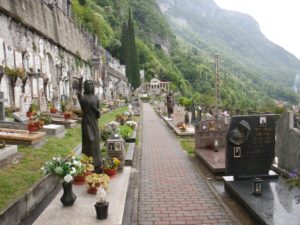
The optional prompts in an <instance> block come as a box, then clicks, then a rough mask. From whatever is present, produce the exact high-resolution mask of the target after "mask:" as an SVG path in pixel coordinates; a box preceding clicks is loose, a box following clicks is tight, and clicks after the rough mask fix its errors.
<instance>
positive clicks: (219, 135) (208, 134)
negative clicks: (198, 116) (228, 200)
mask: <svg viewBox="0 0 300 225" xmlns="http://www.w3.org/2000/svg"><path fill="white" fill-rule="evenodd" d="M226 134H227V126H226V125H225V123H224V121H222V120H216V119H210V120H202V121H201V122H199V123H198V124H197V125H196V128H195V154H196V156H197V157H198V158H199V159H200V160H201V161H202V162H203V163H204V164H205V165H206V166H207V167H208V169H209V170H210V171H211V172H212V173H223V172H224V171H225V144H226ZM215 142H217V146H215Z"/></svg>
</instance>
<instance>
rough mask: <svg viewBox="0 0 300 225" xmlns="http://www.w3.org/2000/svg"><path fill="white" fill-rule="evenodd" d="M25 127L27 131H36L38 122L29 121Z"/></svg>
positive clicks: (38, 127)
mask: <svg viewBox="0 0 300 225" xmlns="http://www.w3.org/2000/svg"><path fill="white" fill-rule="evenodd" d="M27 129H28V131H29V132H34V131H38V130H39V129H40V124H39V122H34V123H29V124H28V125H27Z"/></svg>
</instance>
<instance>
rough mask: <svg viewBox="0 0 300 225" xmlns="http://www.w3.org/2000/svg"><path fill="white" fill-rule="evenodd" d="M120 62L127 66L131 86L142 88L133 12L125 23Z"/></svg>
mask: <svg viewBox="0 0 300 225" xmlns="http://www.w3.org/2000/svg"><path fill="white" fill-rule="evenodd" d="M121 44H122V46H121V52H120V53H121V54H120V61H121V63H124V64H125V65H126V76H127V78H128V81H129V83H130V84H131V86H132V87H133V88H134V89H136V88H138V87H139V86H140V76H139V63H138V57H137V50H136V43H135V35H134V27H133V20H132V15H131V10H130V9H129V17H128V22H127V24H126V23H124V24H123V27H122V34H121Z"/></svg>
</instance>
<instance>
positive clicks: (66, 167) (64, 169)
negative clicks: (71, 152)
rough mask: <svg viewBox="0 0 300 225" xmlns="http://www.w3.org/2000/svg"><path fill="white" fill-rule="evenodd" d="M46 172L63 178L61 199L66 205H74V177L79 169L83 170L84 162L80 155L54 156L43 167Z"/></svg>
mask: <svg viewBox="0 0 300 225" xmlns="http://www.w3.org/2000/svg"><path fill="white" fill-rule="evenodd" d="M41 170H42V171H43V173H44V174H52V175H54V176H57V177H59V178H60V179H61V180H62V186H63V190H64V193H63V196H62V197H61V199H60V201H61V202H62V204H63V205H64V206H70V205H73V203H74V201H75V200H76V196H75V194H74V193H73V191H72V181H73V177H74V176H76V175H77V173H78V171H81V170H82V164H81V162H80V160H79V158H78V157H75V156H73V157H70V158H67V159H65V160H64V159H62V158H61V157H53V158H52V159H51V160H49V161H47V162H46V163H45V165H44V166H43V167H42V168H41Z"/></svg>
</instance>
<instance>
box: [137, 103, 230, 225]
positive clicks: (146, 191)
mask: <svg viewBox="0 0 300 225" xmlns="http://www.w3.org/2000/svg"><path fill="white" fill-rule="evenodd" d="M142 148H143V149H142V161H141V179H140V192H139V202H138V224H139V225H148V224H153V225H156V224H157V225H159V224H194V225H200V224H234V222H233V221H232V220H231V217H230V216H229V215H228V213H227V212H226V211H225V209H224V208H223V206H222V205H221V204H220V202H219V201H218V200H217V199H216V198H215V196H214V195H213V193H212V192H211V190H210V189H209V187H208V186H207V184H206V183H205V181H204V180H203V178H202V177H201V176H200V175H199V174H197V172H196V171H195V169H194V168H193V166H192V164H191V162H190V161H189V159H188V157H187V155H186V154H185V153H184V152H183V151H182V149H181V147H180V145H179V143H178V142H177V140H176V137H174V135H172V134H171V133H170V131H169V130H168V129H167V126H166V125H164V124H163V122H162V120H161V119H160V118H159V117H158V116H157V115H156V114H155V112H154V111H153V109H152V107H151V106H150V105H149V104H143V136H142Z"/></svg>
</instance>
